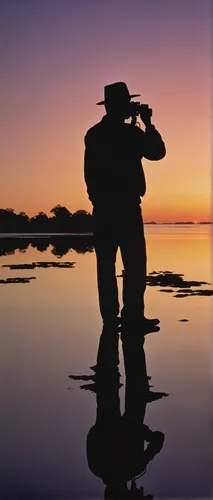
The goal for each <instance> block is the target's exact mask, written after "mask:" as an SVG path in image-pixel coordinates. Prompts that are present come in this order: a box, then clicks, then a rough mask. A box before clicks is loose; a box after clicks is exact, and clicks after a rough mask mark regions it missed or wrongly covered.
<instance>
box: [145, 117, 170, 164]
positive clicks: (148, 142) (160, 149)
mask: <svg viewBox="0 0 213 500" xmlns="http://www.w3.org/2000/svg"><path fill="white" fill-rule="evenodd" d="M165 155H166V147H165V144H164V142H163V140H162V137H161V135H160V134H159V132H158V131H157V130H156V128H155V126H154V125H152V124H151V123H150V124H149V125H147V126H146V130H145V133H144V153H143V156H144V158H147V160H153V161H157V160H162V158H164V156H165Z"/></svg>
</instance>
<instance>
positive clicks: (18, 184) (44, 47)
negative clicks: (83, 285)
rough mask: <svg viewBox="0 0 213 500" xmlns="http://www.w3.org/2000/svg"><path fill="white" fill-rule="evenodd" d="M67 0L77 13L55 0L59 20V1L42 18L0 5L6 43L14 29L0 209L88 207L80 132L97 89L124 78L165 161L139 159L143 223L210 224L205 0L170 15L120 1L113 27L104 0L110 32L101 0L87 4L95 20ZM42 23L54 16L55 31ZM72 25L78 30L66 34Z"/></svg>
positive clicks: (31, 211)
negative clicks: (148, 112) (148, 116)
mask: <svg viewBox="0 0 213 500" xmlns="http://www.w3.org/2000/svg"><path fill="white" fill-rule="evenodd" d="M72 3H73V4H75V3H76V9H75V10H74V11H72V13H71V10H72V9H71V7H70V8H69V3H67V2H64V11H60V12H61V17H60V16H58V14H59V13H58V10H57V9H59V10H60V7H59V3H57V2H55V1H53V5H55V7H56V8H55V9H54V8H52V10H51V7H50V4H48V5H49V7H48V8H47V10H48V9H49V10H48V12H47V15H46V17H45V15H43V17H42V18H41V16H40V15H39V12H37V16H36V15H35V12H33V10H32V11H30V9H29V8H28V9H27V7H26V11H25V10H23V9H24V7H20V10H19V11H18V12H19V16H17V12H15V10H14V12H13V10H12V9H11V10H10V11H9V10H8V11H7V8H6V7H5V19H6V21H7V22H8V32H6V31H5V39H6V41H7V40H11V37H10V34H11V33H10V29H12V28H9V26H10V24H11V22H12V25H13V26H12V27H13V33H14V32H15V35H14V39H13V43H12V42H11V41H10V43H11V45H9V49H10V50H9V49H8V52H7V53H6V54H5V58H3V59H4V61H3V69H4V72H3V79H2V82H1V96H2V97H1V99H2V102H3V105H2V107H3V113H2V119H1V121H2V125H1V128H2V132H3V133H2V134H1V136H2V138H1V141H2V144H1V148H0V156H1V158H0V160H1V186H0V208H10V207H11V208H14V209H15V211H16V212H18V211H25V212H26V213H27V214H28V215H29V216H33V215H35V214H36V213H37V212H39V211H44V212H46V213H47V214H48V215H49V211H50V210H51V208H52V207H53V206H55V205H56V204H60V205H65V206H66V207H67V208H68V209H69V210H70V211H71V212H74V211H76V210H78V209H85V210H88V211H89V212H91V210H92V206H91V203H90V201H89V200H88V198H87V192H86V185H85V183H84V178H83V155H84V135H85V133H86V131H87V129H88V128H89V127H91V126H92V125H93V124H95V123H97V122H98V121H99V120H100V119H101V118H102V116H103V114H104V112H105V111H104V107H103V108H102V107H99V106H96V104H95V103H96V102H98V101H99V100H100V99H102V97H103V88H104V85H106V84H108V83H112V82H114V81H125V82H126V83H127V85H128V87H129V90H130V92H131V93H140V94H141V98H140V99H141V102H144V103H148V104H149V105H150V106H151V107H152V109H153V120H152V122H153V123H154V124H155V126H156V128H157V129H158V130H159V132H160V133H161V135H162V137H163V139H164V142H165V144H166V148H167V155H166V157H165V158H164V159H163V160H161V161H159V162H151V161H148V160H143V166H144V171H145V175H146V181H147V193H146V195H145V197H144V198H143V199H142V204H141V206H142V211H143V216H144V220H145V221H146V222H147V221H153V220H154V221H156V222H172V221H179V220H181V221H188V220H191V221H196V220H197V221H208V220H210V219H211V154H210V151H211V136H210V130H211V106H210V104H211V102H210V101H211V98H210V94H211V91H210V87H211V83H210V82H211V75H210V73H211V71H210V66H211V63H210V21H209V20H208V2H205V1H204V2H203V4H202V5H203V7H202V6H201V3H202V2H197V1H196V0H195V4H196V6H197V11H196V9H195V12H194V11H193V12H194V13H192V12H191V11H190V9H188V10H187V11H186V8H185V7H184V2H180V6H179V7H177V6H176V9H177V11H176V14H175V13H174V14H173V12H172V9H171V7H169V3H168V2H167V0H165V1H164V2H163V4H164V5H165V6H166V7H167V10H166V13H167V16H168V18H166V17H165V16H163V14H165V12H163V14H162V16H161V14H160V13H161V9H159V7H157V5H158V4H157V3H156V1H155V0H152V1H151V4H152V5H153V6H154V4H155V7H156V9H157V11H156V9H154V8H153V9H151V7H150V8H148V7H146V8H145V9H144V11H143V7H142V6H141V2H138V1H137V0H136V2H135V15H134V16H133V14H132V13H131V2H128V1H125V2H124V4H125V8H124V12H123V17H122V15H121V18H120V24H119V30H120V31H119V30H118V32H117V30H116V26H118V25H116V20H117V22H118V19H119V13H118V11H117V9H116V6H115V5H114V3H113V2H109V7H108V9H109V12H107V15H108V16H109V18H110V19H115V24H114V25H113V26H112V31H111V36H110V37H109V31H108V25H107V19H108V18H107V17H106V21H104V20H103V18H102V17H103V16H102V13H103V12H102V10H103V7H102V10H101V6H99V7H98V11H97V9H96V10H95V6H96V7H97V3H96V2H95V0H91V5H93V6H94V12H96V18H94V16H95V14H94V16H92V13H90V15H89V14H88V12H86V13H84V15H85V17H84V16H83V19H82V15H83V14H82V13H83V12H84V11H83V10H82V9H81V8H80V6H82V2H81V1H80V3H79V7H77V2H71V4H72ZM61 4H63V0H62V1H61ZM71 4H70V5H71ZM198 4H199V5H198ZM23 5H25V4H24V3H23ZM57 6H58V7H57ZM14 9H15V8H14ZM184 9H185V10H184ZM199 9H200V10H199ZM94 12H93V13H94ZM23 14H26V16H25V18H24V20H25V25H24V26H25V29H24V30H23V26H22V23H23V22H24V21H23ZM71 14H72V16H71ZM48 16H49V17H48ZM69 16H70V17H69ZM73 17H74V20H73ZM5 19H4V22H6V21H5ZM95 19H96V23H95ZM48 20H49V21H51V22H52V23H55V24H54V30H53V28H51V22H48ZM98 20H100V26H99V27H98V28H97V21H98ZM9 21H10V23H9ZM69 21H70V22H69ZM72 23H75V24H76V25H77V26H78V29H77V28H76V30H75V29H74V28H73V31H72V29H71V27H72V26H71V24H72ZM105 23H106V24H105ZM134 23H135V24H134ZM143 23H145V24H144V29H142V28H143ZM149 23H152V29H150V30H149V29H148V28H147V26H149ZM129 25H130V27H129ZM131 27H132V29H131ZM133 28H134V29H133ZM125 30H128V31H127V33H128V34H127V33H126V31H125ZM53 31H54V33H53ZM125 33H126V34H125ZM122 34H123V35H124V36H123V38H122V43H121V35H122ZM8 43H9V42H8ZM2 50H3V49H2ZM109 202H110V201H109Z"/></svg>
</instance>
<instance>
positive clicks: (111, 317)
mask: <svg viewBox="0 0 213 500" xmlns="http://www.w3.org/2000/svg"><path fill="white" fill-rule="evenodd" d="M104 90H105V100H104V101H101V102H99V103H97V104H98V105H101V104H104V105H105V108H106V115H105V116H104V117H103V118H102V120H101V121H100V122H99V123H97V124H96V125H95V126H93V127H92V128H90V129H89V130H88V132H87V133H86V136H85V160H84V177H85V182H86V184H87V192H88V196H89V199H90V201H91V203H92V204H93V212H92V213H93V231H94V246H95V251H96V257H97V275H98V291H99V304H100V311H101V315H102V318H103V322H104V324H106V323H107V324H111V323H119V318H118V314H119V301H118V288H117V279H116V272H115V263H116V254H117V250H118V247H120V251H121V256H122V261H123V265H124V277H123V278H124V280H123V308H122V310H121V318H122V322H123V321H127V322H128V321H129V320H130V321H131V322H132V321H133V320H136V321H137V322H139V323H140V324H141V325H142V326H143V327H144V326H145V327H146V326H147V325H148V324H150V323H151V324H152V325H153V324H157V323H159V320H157V319H152V320H151V319H149V320H148V319H147V318H145V316H144V292H145V288H146V246H145V238H144V228H143V219H142V214H141V207H140V203H141V197H143V196H144V194H145V192H146V182H145V176H144V171H143V168H142V165H141V159H142V158H143V157H144V158H147V159H149V160H154V161H155V160H160V159H162V158H164V156H165V154H166V150H165V145H164V142H163V140H162V138H161V136H160V134H159V132H158V131H157V130H156V128H155V127H154V125H152V124H151V114H152V110H151V109H150V108H149V107H148V106H147V107H142V108H140V117H141V120H142V121H143V123H144V124H145V126H146V128H145V132H144V131H143V130H141V129H140V128H138V127H136V126H134V125H132V124H129V123H125V119H128V118H130V116H132V105H133V103H131V99H132V98H133V97H137V96H138V95H139V94H134V95H130V94H129V91H128V88H127V86H126V84H125V83H124V82H117V83H114V84H111V85H107V86H106V87H105V89H104Z"/></svg>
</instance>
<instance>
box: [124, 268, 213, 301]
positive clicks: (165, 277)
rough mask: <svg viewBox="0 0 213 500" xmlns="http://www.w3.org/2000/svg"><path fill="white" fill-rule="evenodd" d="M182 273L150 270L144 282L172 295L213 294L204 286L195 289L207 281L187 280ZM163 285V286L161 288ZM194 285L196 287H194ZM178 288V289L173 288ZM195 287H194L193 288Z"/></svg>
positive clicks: (212, 291) (181, 296) (180, 296)
mask: <svg viewBox="0 0 213 500" xmlns="http://www.w3.org/2000/svg"><path fill="white" fill-rule="evenodd" d="M124 273H125V271H124V270H123V271H122V274H121V275H118V277H122V278H123V277H124ZM183 276H184V274H180V273H178V274H177V273H173V272H172V271H152V272H151V273H149V275H148V276H147V278H146V283H147V285H148V286H157V287H160V290H158V291H159V292H165V293H173V294H174V295H173V297H176V298H183V297H189V296H192V295H200V296H205V297H207V296H211V295H213V290H209V289H206V288H201V289H197V287H201V285H211V283H207V281H196V280H193V281H188V280H185V279H184V278H183ZM162 287H163V288H162ZM195 287H196V288H195ZM174 288H178V290H174ZM193 288H195V289H193Z"/></svg>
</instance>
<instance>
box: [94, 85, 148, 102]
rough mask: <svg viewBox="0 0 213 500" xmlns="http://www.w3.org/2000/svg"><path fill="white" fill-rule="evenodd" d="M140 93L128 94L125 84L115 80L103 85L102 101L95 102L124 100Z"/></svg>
mask: <svg viewBox="0 0 213 500" xmlns="http://www.w3.org/2000/svg"><path fill="white" fill-rule="evenodd" d="M139 96H140V94H132V95H130V93H129V91H128V88H127V85H126V84H125V83H124V82H116V83H112V84H111V85H106V86H105V87H104V101H100V102H97V104H98V105H99V104H106V103H109V102H112V103H113V102H116V101H122V102H123V101H125V100H129V99H132V97H139Z"/></svg>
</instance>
